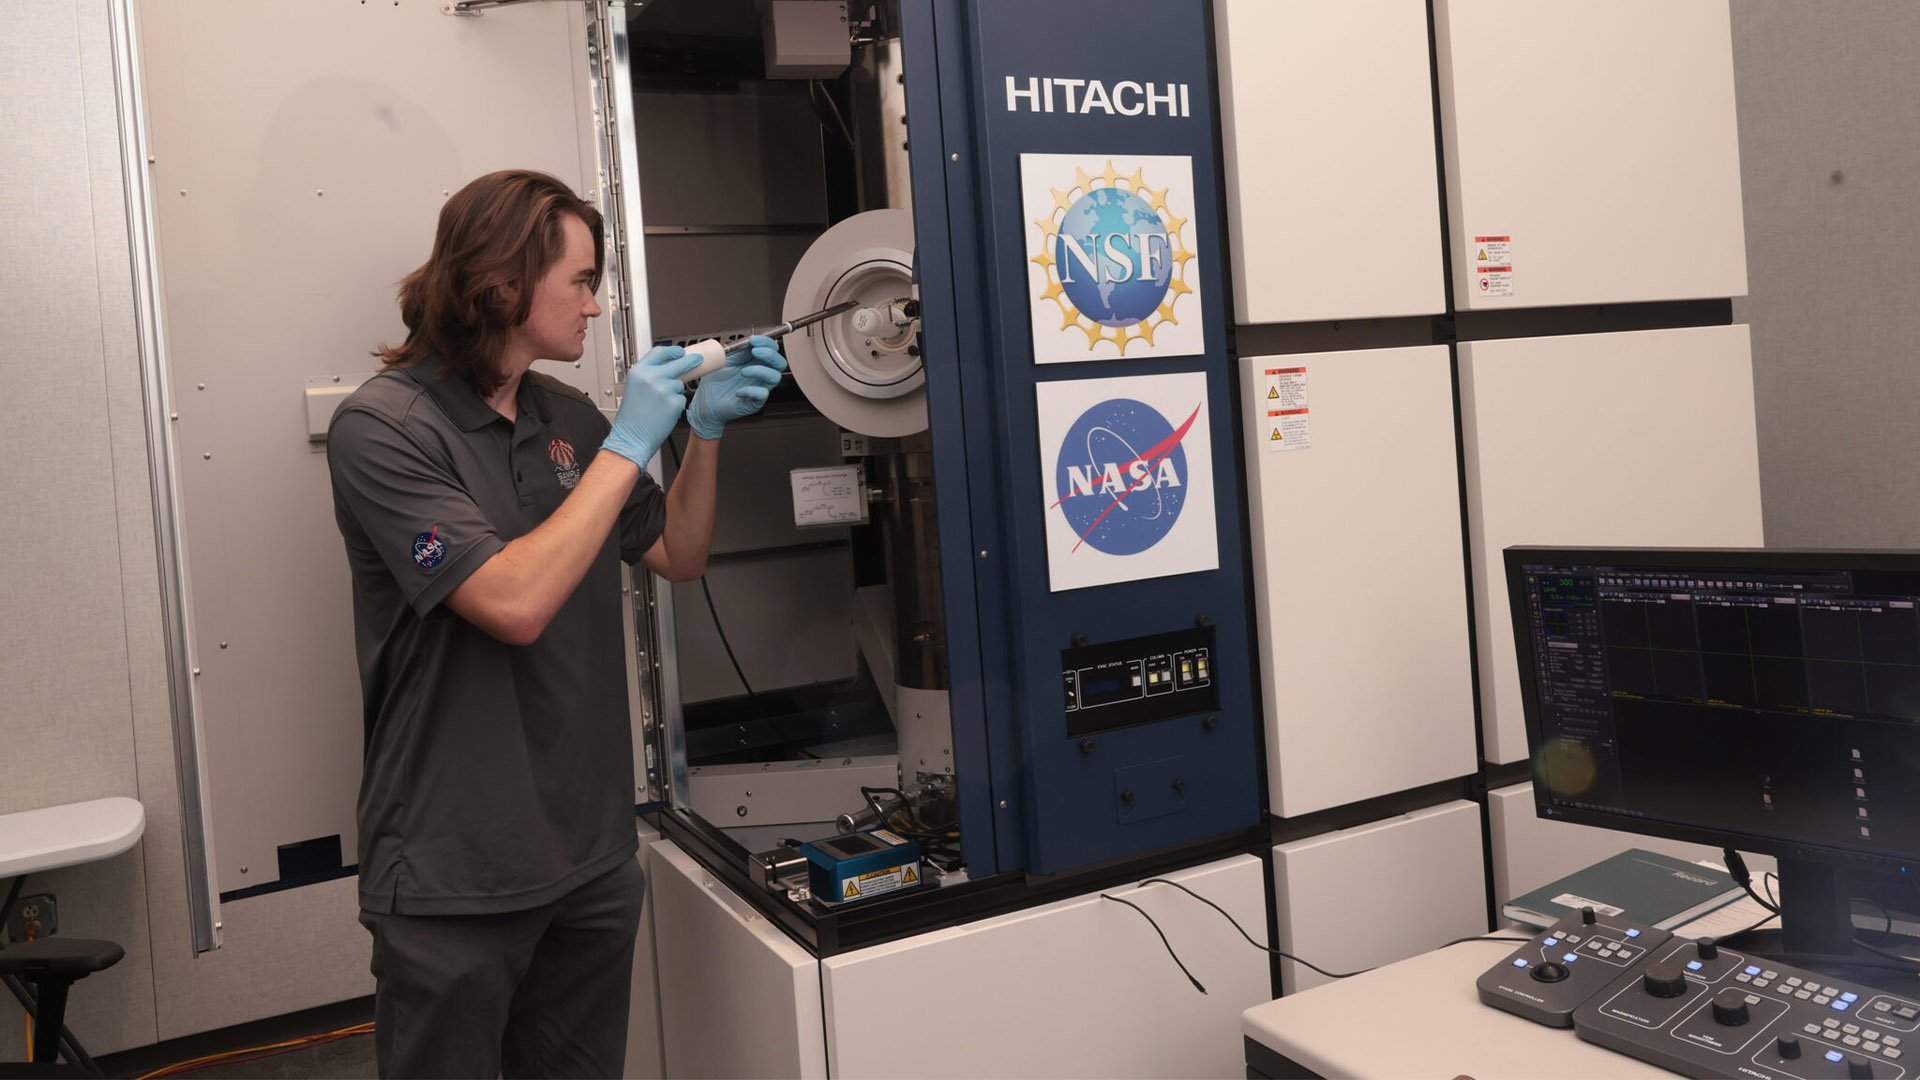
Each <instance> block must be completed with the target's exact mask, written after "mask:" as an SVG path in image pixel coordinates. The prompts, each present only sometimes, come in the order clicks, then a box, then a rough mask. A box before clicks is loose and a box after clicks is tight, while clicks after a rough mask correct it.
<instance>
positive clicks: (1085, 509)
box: [1053, 398, 1200, 555]
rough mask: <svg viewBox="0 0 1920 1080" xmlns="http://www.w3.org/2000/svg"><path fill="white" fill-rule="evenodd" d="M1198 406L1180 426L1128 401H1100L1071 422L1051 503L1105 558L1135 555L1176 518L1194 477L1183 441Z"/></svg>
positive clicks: (1082, 542)
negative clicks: (1188, 465) (1107, 556)
mask: <svg viewBox="0 0 1920 1080" xmlns="http://www.w3.org/2000/svg"><path fill="white" fill-rule="evenodd" d="M1199 413H1200V406H1199V405H1198V404H1195V405H1194V407H1193V412H1192V413H1190V414H1189V415H1188V416H1187V417H1186V419H1185V420H1184V421H1182V422H1181V423H1180V426H1179V427H1177V428H1176V427H1175V426H1174V425H1173V422H1172V421H1171V420H1170V419H1169V418H1168V417H1165V416H1162V415H1161V414H1160V412H1159V410H1157V409H1155V408H1153V407H1152V406H1150V405H1147V404H1145V403H1144V402H1139V401H1134V400H1133V399H1131V398H1111V399H1109V400H1107V401H1102V402H1100V403H1098V404H1096V405H1094V406H1093V407H1092V408H1090V409H1088V410H1087V411H1086V412H1083V413H1081V414H1080V418H1079V419H1078V420H1075V421H1074V422H1073V426H1072V427H1071V428H1069V429H1067V435H1066V439H1065V440H1064V441H1063V442H1062V444H1061V447H1060V458H1059V460H1058V461H1057V462H1056V463H1055V465H1054V484H1053V490H1054V493H1055V495H1056V499H1055V502H1054V505H1055V506H1057V507H1058V508H1059V509H1060V511H1061V513H1062V514H1064V515H1065V516H1066V519H1067V523H1068V524H1069V525H1070V526H1072V528H1073V531H1074V532H1075V533H1076V534H1077V535H1078V536H1079V537H1080V539H1079V542H1078V543H1076V544H1075V547H1076V549H1077V548H1078V547H1079V546H1081V545H1086V544H1090V545H1092V546H1093V547H1094V548H1096V549H1097V550H1100V551H1104V552H1106V553H1107V554H1109V555H1138V554H1140V553H1141V552H1143V551H1146V550H1148V549H1149V548H1152V547H1153V546H1154V545H1155V544H1158V543H1159V542H1160V541H1162V540H1164V539H1166V538H1167V534H1168V533H1169V532H1171V531H1172V530H1173V526H1174V525H1175V523H1177V522H1178V521H1179V520H1180V511H1181V509H1182V508H1183V507H1185V506H1186V502H1187V499H1186V495H1187V488H1188V487H1189V483H1190V481H1191V480H1192V474H1191V472H1190V471H1189V470H1188V468H1187V451H1186V448H1185V447H1184V446H1182V445H1181V443H1182V442H1183V441H1184V440H1185V438H1186V435H1187V432H1188V431H1189V430H1190V429H1191V428H1192V425H1193V422H1194V421H1195V420H1196V419H1197V418H1198V416H1199Z"/></svg>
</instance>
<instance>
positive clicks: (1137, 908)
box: [1100, 893, 1207, 994]
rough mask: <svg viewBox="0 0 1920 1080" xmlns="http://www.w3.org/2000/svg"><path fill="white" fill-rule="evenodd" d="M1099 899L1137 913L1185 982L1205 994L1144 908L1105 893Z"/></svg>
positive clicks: (1164, 933) (1204, 990)
mask: <svg viewBox="0 0 1920 1080" xmlns="http://www.w3.org/2000/svg"><path fill="white" fill-rule="evenodd" d="M1100 899H1102V900H1111V901H1113V902H1114V903H1116V904H1125V905H1127V906H1128V907H1130V908H1132V909H1133V910H1135V911H1138V912H1139V913H1140V917H1141V918H1143V919H1145V920H1147V925H1148V926H1151V927H1153V932H1154V933H1156V934H1159V935H1160V944H1162V945H1165V946H1166V947H1167V955H1168V956H1171V957H1173V962H1174V963H1176V964H1179V965H1180V974H1182V975H1185V976H1186V977H1187V981H1188V982H1190V983H1192V984H1193V988H1194V989H1195V990H1198V991H1200V992H1201V993H1203V994H1204V993H1206V992H1207V988H1206V987H1204V986H1201V985H1200V980H1199V979H1196V978H1194V977H1193V972H1191V971H1188V970H1187V965H1186V964H1184V963H1181V962H1180V954H1179V953H1176V952H1174V951H1173V943H1172V942H1170V941H1168V940H1167V934H1166V931H1164V930H1162V929H1160V924H1159V923H1157V922H1154V921H1153V916H1151V915H1149V914H1147V912H1146V909H1145V908H1142V907H1141V906H1140V905H1139V904H1136V903H1133V902H1132V901H1130V900H1122V899H1120V898H1119V897H1117V896H1108V895H1107V894H1106V893H1101V894H1100Z"/></svg>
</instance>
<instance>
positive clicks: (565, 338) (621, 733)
mask: <svg viewBox="0 0 1920 1080" xmlns="http://www.w3.org/2000/svg"><path fill="white" fill-rule="evenodd" d="M603 258H604V250H603V242H602V239H601V233H600V215H599V213H598V212H597V211H595V210H594V209H593V207H591V206H589V205H588V204H586V203H584V202H582V201H581V200H580V199H578V198H576V197H575V196H574V195H573V193H572V192H570V191H568V190H567V188H566V187H565V186H564V185H562V184H561V183H560V182H559V181H557V180H555V179H554V178H552V177H550V176H547V175H544V174H541V173H534V172H520V171H513V172H498V173H493V174H490V175H488V176H483V177H481V178H479V179H478V180H475V181H473V182H472V183H471V184H468V185H467V186H466V187H465V188H462V189H461V190H460V191H459V192H458V193H456V194H455V195H454V196H453V197H452V198H451V199H449V200H447V202H446V204H445V206H444V207H443V208H442V209H441V212H440V222H439V228H438V231H437V233H436V235H435V237H434V244H433V253H432V256H431V257H430V258H429V259H428V260H427V262H426V264H425V265H424V266H422V267H420V268H419V269H418V270H416V271H414V272H413V273H412V274H411V275H409V276H408V277H407V278H406V280H405V281H403V282H402V283H401V286H400V309H401V316H402V320H403V321H404V322H405V324H406V327H407V338H406V341H405V343H404V344H402V345H400V346H398V347H395V348H386V349H382V350H381V351H380V352H379V354H378V355H380V356H381V357H382V358H383V359H384V360H385V362H386V367H385V369H384V370H383V371H382V372H381V373H380V374H378V375H376V376H374V377H373V378H372V379H370V380H368V381H367V382H366V384H365V385H363V386H361V387H360V388H359V389H358V390H357V391H355V393H354V394H353V396H351V397H350V398H348V399H347V400H346V401H345V402H344V403H343V404H342V405H341V406H340V409H339V411H338V412H337V414H336V415H335V417H334V420H333V425H332V427H331V429H330V431H329V433H328V443H327V451H328V462H329V466H330V468H331V470H332V475H333V492H334V510H335V519H336V520H337V521H338V523H339V526H340V533H341V535H342V537H343V538H344V539H345V541H346V547H347V557H348V561H349V563H350V564H351V567H352V571H353V600H354V604H353V608H354V636H355V644H356V646H357V651H358V657H359V666H360V681H361V688H362V695H363V700H364V712H365V722H366V760H365V772H364V776H363V778H362V781H361V786H360V798H359V806H358V820H359V829H360V850H359V859H360V907H361V922H362V923H363V924H365V925H366V927H367V928H368V930H369V931H370V932H371V933H372V934H373V965H372V967H373V974H374V977H375V979H376V980H377V985H378V989H377V995H376V1000H375V1006H374V1009H375V1019H376V1021H377V1026H376V1028H375V1044H376V1050H375V1052H376V1054H377V1056H378V1059H379V1065H380V1072H381V1074H382V1075H383V1076H467V1077H491V1076H496V1075H500V1073H501V1070H504V1071H505V1074H506V1075H508V1076H529V1075H545V1076H617V1075H619V1073H620V1071H621V1069H622V1067H623V1065H624V1060H625V1054H626V1026H627V1001H628V991H629V979H630V977H631V969H632V957H633V949H634V936H635V931H636V929H637V928H638V925H639V918H640V906H641V900H642V895H643V889H644V887H645V882H644V880H643V877H642V874H641V871H640V869H639V866H638V864H637V863H636V861H635V858H634V855H635V851H636V848H637V843H636V839H635V834H634V815H633V806H634V802H635V788H634V782H633V756H632V735H631V729H630V728H629V726H628V725H629V721H628V716H627V695H626V666H625V655H624V650H625V649H626V648H627V645H626V643H625V641H624V640H623V637H624V635H623V633H622V630H621V619H620V603H621V600H620V595H619V593H620V590H619V588H618V584H619V566H618V563H617V562H616V560H625V561H627V562H629V563H633V562H638V563H640V564H641V565H642V566H644V567H646V568H647V569H648V570H651V571H653V572H654V573H657V574H660V575H661V576H663V577H666V578H668V579H670V580H674V581H686V580H692V579H694V578H697V577H698V576H699V575H700V574H701V573H702V571H703V570H704V569H705V566H706V561H707V551H708V545H709V542H710V540H711V538H712V534H713V513H714V498H715V496H714V481H715V473H716V469H717V464H718V461H717V459H718V455H719V446H718V443H717V442H716V441H715V440H717V439H718V438H719V437H720V434H721V431H722V429H723V428H724V427H725V425H726V423H727V422H728V421H730V420H734V419H738V418H739V417H742V416H746V415H749V414H751V413H753V412H756V411H758V410H759V408H760V407H761V406H762V405H763V404H765V402H766V399H767V393H768V391H769V389H770V388H771V387H772V386H774V385H775V384H776V383H777V382H778V381H779V379H780V372H781V370H784V368H785V366H786V363H785V360H784V359H783V358H782V357H781V356H780V354H779V352H778V351H777V350H776V349H775V348H774V345H773V342H772V341H770V340H768V339H766V338H756V339H755V340H754V341H753V346H754V347H753V348H752V349H751V355H750V356H748V355H736V356H732V357H729V359H728V364H727V366H726V367H724V368H722V369H720V370H719V371H716V372H714V373H713V374H712V375H710V376H708V377H707V378H705V379H703V380H702V381H701V383H700V386H699V389H698V390H697V392H696V393H695V394H694V397H693V401H692V403H691V404H688V403H687V401H686V397H685V389H684V387H683V386H682V384H681V382H680V376H682V375H684V374H685V373H686V372H688V371H689V370H691V369H692V368H693V366H694V365H695V364H697V363H698V362H699V358H698V357H697V356H686V355H684V354H683V352H682V350H680V349H677V348H667V349H654V350H653V351H651V352H649V353H648V354H647V355H646V356H645V357H643V358H642V359H641V360H640V362H639V363H637V364H635V365H634V366H633V368H632V370H631V371H629V372H628V374H627V379H626V389H625V395H624V397H623V398H622V400H621V402H620V408H619V411H618V413H617V415H616V416H615V417H614V419H613V422H612V424H611V426H609V425H608V423H607V421H606V419H605V418H604V417H603V416H602V415H601V414H600V412H599V410H598V409H597V408H595V407H594V405H593V403H592V402H591V401H589V400H588V399H587V398H586V397H585V396H584V395H582V394H580V393H579V392H578V391H575V390H573V389H570V388H569V387H567V386H566V385H565V384H563V383H561V382H559V381H557V380H555V379H552V378H548V377H547V376H544V375H539V374H534V373H532V372H530V371H529V370H528V369H529V368H530V367H531V365H532V364H533V362H534V361H535V360H538V359H550V360H563V361H564V360H577V359H579V357H580V355H581V352H582V350H583V348H584V345H585V341H586V333H587V325H588V321H589V320H591V319H593V318H594V317H595V316H597V315H599V314H600V307H599V305H598V304H596V303H595V302H594V292H595V291H596V290H597V288H598V287H599V282H600V274H601V269H602V260H603ZM683 410H684V411H685V412H686V413H687V418H688V422H689V425H690V426H691V428H692V431H693V433H692V436H691V437H690V438H689V439H688V445H687V448H686V453H685V457H684V460H683V461H682V462H681V464H680V468H679V471H678V475H677V476H676V478H675V480H674V484H673V488H672V490H671V491H670V492H667V493H664V494H663V493H662V492H661V490H660V489H659V487H658V486H657V485H656V484H655V483H654V482H653V480H652V479H651V478H649V477H647V476H646V475H645V473H644V471H643V469H644V466H645V465H646V463H647V461H648V460H649V459H651V458H652V457H653V455H654V453H655V451H657V450H658V449H659V448H660V447H661V446H662V445H663V444H664V443H665V442H666V440H667V438H668V436H669V434H670V433H671V432H672V431H673V428H674V427H675V425H676V423H677V422H678V420H679V419H680V415H681V413H682V411H683Z"/></svg>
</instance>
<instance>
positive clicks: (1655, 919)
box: [1500, 848, 1746, 930]
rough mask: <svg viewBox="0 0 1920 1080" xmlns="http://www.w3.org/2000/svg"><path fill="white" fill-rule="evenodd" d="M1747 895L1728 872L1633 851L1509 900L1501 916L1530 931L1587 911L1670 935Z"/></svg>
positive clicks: (1636, 850) (1671, 857) (1654, 853)
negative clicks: (1524, 925) (1675, 928)
mask: <svg viewBox="0 0 1920 1080" xmlns="http://www.w3.org/2000/svg"><path fill="white" fill-rule="evenodd" d="M1744 895H1746V892H1745V890H1743V889H1742V888H1740V885H1739V884H1738V883H1737V882H1735V881H1734V880H1733V875H1732V874H1729V873H1727V872H1726V871H1725V870H1719V869H1716V868H1714V867H1711V866H1702V865H1700V864H1699V863H1691V862H1688V861H1686V860H1685V859H1678V858H1675V857H1673V856H1672V855H1662V854H1660V853H1659V852H1657V851H1643V850H1641V849H1639V848H1628V849H1627V850H1626V851H1623V852H1621V853H1620V854H1618V855H1615V856H1614V857H1612V858H1610V859H1605V860H1602V861H1600V862H1597V863H1594V864H1593V865H1592V866H1589V867H1587V868H1586V869H1585V870H1576V871H1574V872H1573V873H1571V874H1568V875H1567V876H1566V877H1563V878H1561V879H1560V880H1559V881H1556V882H1554V883H1552V884H1551V885H1544V886H1542V887H1540V888H1538V889H1535V890H1533V891H1532V892H1530V893H1527V894H1526V895H1524V896H1518V897H1515V898H1514V899H1512V900H1509V901H1507V903H1506V904H1505V906H1503V907H1501V909H1500V913H1501V914H1502V915H1505V916H1506V917H1507V918H1509V919H1512V920H1513V921H1515V922H1521V923H1526V924H1528V925H1530V926H1543V927H1544V926H1552V925H1553V924H1554V923H1556V922H1559V921H1560V920H1561V919H1563V918H1565V917H1566V916H1567V915H1569V914H1570V913H1572V912H1575V911H1578V910H1580V909H1581V908H1583V907H1591V908H1593V910H1594V911H1596V912H1599V913H1600V914H1602V915H1607V916H1610V917H1616V918H1624V919H1628V920H1631V921H1633V922H1637V923H1640V924H1642V925H1644V926H1651V927H1653V928H1655V929H1657V930H1666V929H1669V928H1672V927H1675V926H1678V925H1680V924H1681V923H1683V922H1686V921H1687V920H1689V919H1693V918H1697V917H1699V916H1701V915H1704V914H1706V913H1707V912H1709V911H1712V910H1713V909H1715V908H1717V907H1721V906H1723V905H1725V904H1730V903H1732V902H1733V901H1735V900H1738V899H1739V898H1740V897H1742V896H1744Z"/></svg>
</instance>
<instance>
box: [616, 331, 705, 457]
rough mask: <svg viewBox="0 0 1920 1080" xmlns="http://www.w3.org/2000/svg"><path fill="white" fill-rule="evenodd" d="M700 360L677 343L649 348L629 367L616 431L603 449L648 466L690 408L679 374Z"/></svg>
mask: <svg viewBox="0 0 1920 1080" xmlns="http://www.w3.org/2000/svg"><path fill="white" fill-rule="evenodd" d="M699 363H700V357H698V356H688V355H687V350H685V349H683V348H681V347H680V346H678V345H656V346H654V347H653V348H651V349H648V350H647V355H645V356H643V357H641V358H640V362H639V363H637V364H635V365H633V366H632V367H630V368H628V369H627V392H626V394H625V395H623V396H622V397H621V398H620V411H619V412H617V413H614V414H613V430H612V431H609V432H607V438H606V440H605V441H604V442H602V443H601V444H600V449H602V450H611V451H613V452H614V453H616V454H619V455H620V456H621V457H623V458H626V459H627V460H628V461H631V462H633V463H634V464H635V465H638V466H640V467H641V468H642V469H644V468H646V467H647V462H649V461H651V460H653V455H654V454H655V453H656V452H658V451H659V449H660V447H661V444H663V443H665V442H666V441H667V436H668V435H670V434H672V433H673V425H675V424H677V423H679V422H680V414H681V412H683V411H685V409H686V407H687V388H686V386H685V385H684V384H682V383H681V382H680V376H682V375H685V374H686V373H687V372H689V371H692V370H693V369H694V367H695V366H696V365H698V364H699Z"/></svg>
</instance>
